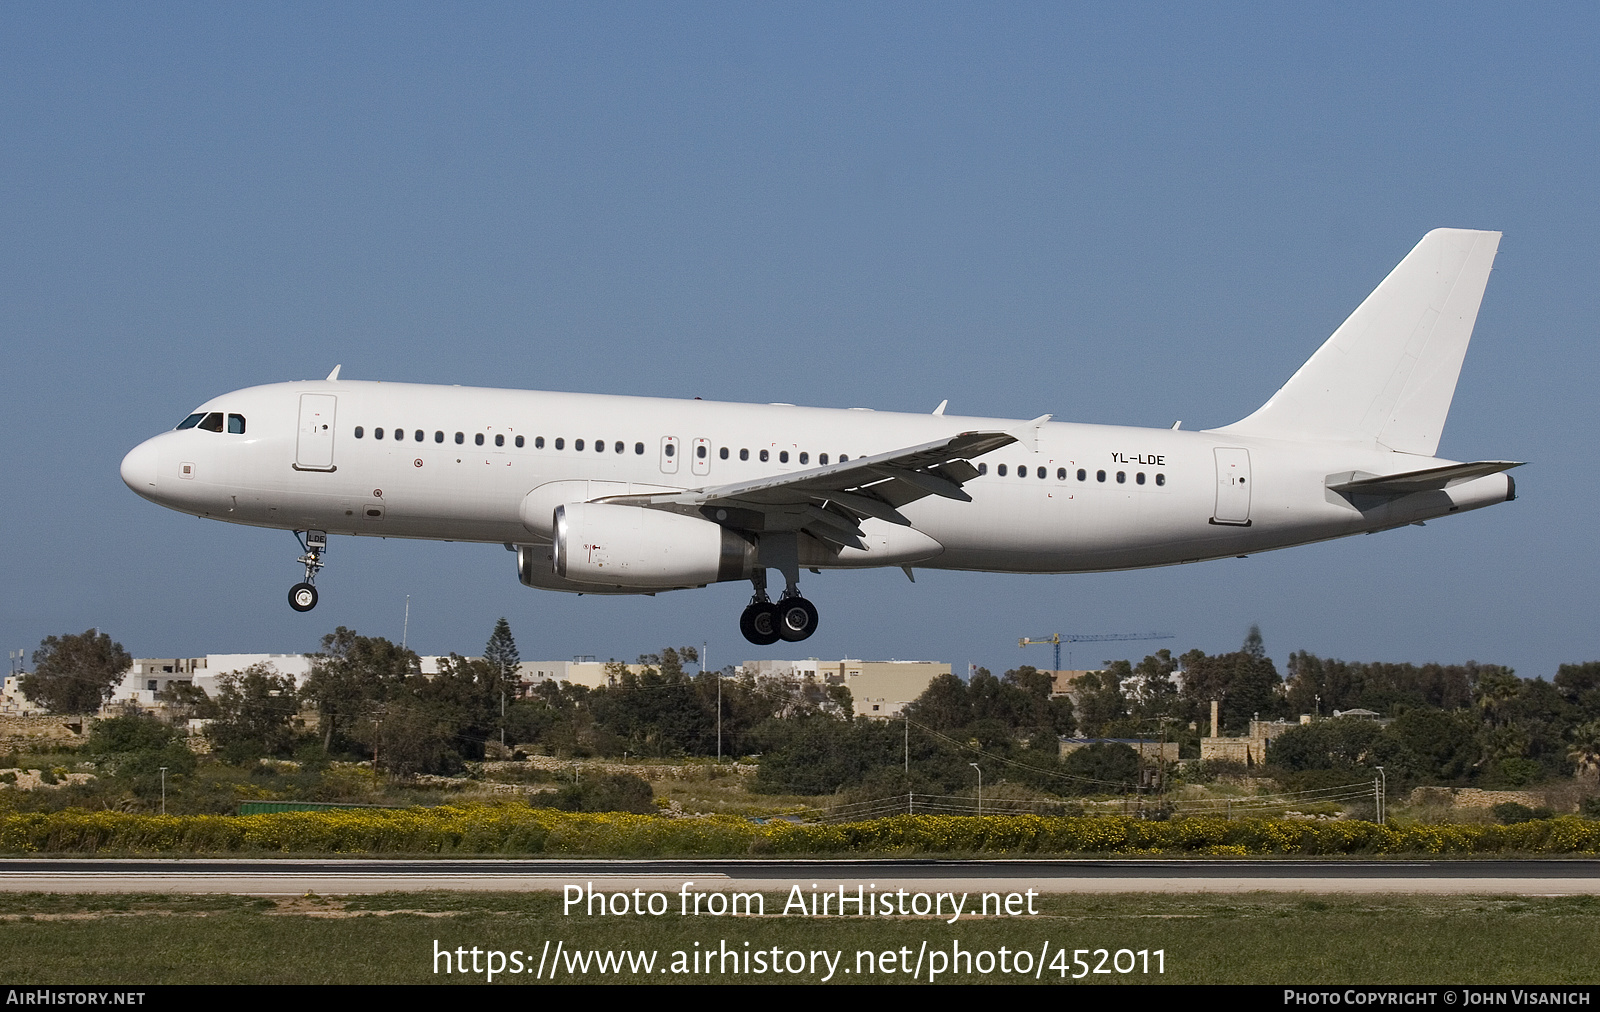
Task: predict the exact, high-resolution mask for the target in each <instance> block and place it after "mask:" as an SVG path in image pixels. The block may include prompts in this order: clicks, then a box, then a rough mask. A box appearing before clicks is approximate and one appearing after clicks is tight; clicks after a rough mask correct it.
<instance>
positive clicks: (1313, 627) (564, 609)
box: [0, 3, 1600, 677]
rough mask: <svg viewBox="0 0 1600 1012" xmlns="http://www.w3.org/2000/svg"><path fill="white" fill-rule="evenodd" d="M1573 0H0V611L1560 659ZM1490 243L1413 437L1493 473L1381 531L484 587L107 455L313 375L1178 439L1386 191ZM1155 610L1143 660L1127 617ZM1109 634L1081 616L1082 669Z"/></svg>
mask: <svg viewBox="0 0 1600 1012" xmlns="http://www.w3.org/2000/svg"><path fill="white" fill-rule="evenodd" d="M1597 22H1600V17H1597V15H1595V14H1594V13H1592V11H1591V10H1589V9H1586V8H1582V7H1580V6H1578V5H1568V6H1561V5H1543V6H1535V7H1509V6H1508V7H1492V6H1480V5H1462V4H1448V5H1443V4H1441V5H1404V6H1403V8H1402V7H1401V5H1382V4H1379V5H1364V6H1363V5H1339V6H1337V7H1331V6H1330V7H1327V8H1323V9H1317V8H1313V7H1311V6H1309V5H1289V6H1288V7H1287V8H1286V7H1284V6H1282V5H1261V6H1242V5H1234V6H1229V5H1193V6H1185V7H1180V8H1178V9H1177V10H1176V11H1175V10H1174V9H1172V7H1170V6H1168V5H1143V6H1140V5H1114V6H1112V5H1107V6H1104V7H1086V6H1084V7H1080V6H1074V5H1058V4H1047V5H1026V4H1010V5H969V4H957V5H939V4H903V5H902V4H895V5H890V4H878V5H868V6H863V5H855V4H851V5H842V4H841V5H823V4H810V5H783V6H780V5H692V4H677V5H658V4H639V5H628V4H612V5H577V4H573V5H542V6H533V5H509V6H498V5H490V4H479V5H472V6H471V7H467V8H463V7H460V6H457V5H403V4H384V5H310V4H307V5H282V4H276V5H251V6H239V5H199V4H196V5H180V4H162V5H148V4H137V5H136V4H124V5H113V4H95V5H60V4H29V3H13V4H7V5H5V6H4V7H3V8H0V236H3V237H4V239H5V241H4V243H3V244H0V271H3V276H4V279H5V283H4V284H0V354H3V358H0V361H3V362H4V366H5V367H4V370H3V373H0V377H3V380H0V382H3V391H0V510H3V513H0V516H3V517H4V521H5V523H4V527H5V534H6V536H5V538H4V540H3V542H0V572H3V573H4V574H5V579H4V580H0V646H4V647H5V648H7V649H15V648H17V647H25V648H27V649H29V650H30V651H31V650H32V649H33V648H34V647H36V646H37V645H38V642H39V640H40V639H41V638H42V637H44V636H46V635H50V634H59V633H64V632H69V631H81V630H83V629H85V628H88V627H90V626H97V627H99V628H101V629H104V630H106V631H108V632H110V633H111V634H112V635H113V636H114V637H115V638H117V639H118V640H120V641H121V642H122V643H123V644H124V645H126V646H127V647H128V649H129V650H130V651H132V652H133V653H134V654H135V655H138V656H184V655H193V654H201V653H205V652H208V651H214V652H220V651H273V652H288V651H299V650H307V649H312V648H314V647H315V646H316V644H317V642H318V640H319V638H320V636H321V635H322V634H323V633H325V632H327V631H330V630H331V629H332V628H333V627H334V626H336V625H345V626H349V627H352V628H355V629H357V630H358V631H361V632H365V633H369V634H374V635H379V634H381V635H389V636H392V637H396V638H398V637H399V635H400V632H401V621H402V615H403V611H404V607H405V598H406V595H407V594H409V595H410V596H411V624H410V633H409V637H410V643H411V645H412V646H413V647H415V648H417V649H419V650H421V651H423V652H448V651H452V650H455V651H459V652H463V653H472V652H477V651H478V650H480V649H481V648H482V645H483V643H484V641H485V640H486V639H487V637H488V635H489V632H490V630H491V628H492V626H493V624H494V621H495V619H496V618H498V617H499V616H501V615H505V616H506V617H507V618H508V619H509V620H510V622H511V625H512V629H513V631H514V633H515V634H516V637H517V640H518V644H519V646H520V647H521V651H522V654H523V656H524V658H527V659H533V658H560V657H566V656H571V655H573V654H597V655H599V656H601V657H608V656H616V657H624V658H631V657H632V656H634V655H636V654H638V653H640V652H644V651H652V650H656V649H659V648H660V647H661V646H664V645H667V644H680V643H695V644H698V643H700V642H702V641H709V643H710V645H711V651H712V659H713V662H714V663H717V664H719V665H720V664H722V663H726V662H733V661H737V660H742V659H744V658H746V657H753V656H759V655H761V654H763V653H766V654H768V655H776V656H807V655H816V656H823V657H829V656H855V657H869V658H876V657H900V658H931V659H939V660H949V661H952V662H954V663H955V664H956V665H957V666H958V667H959V666H961V665H964V664H965V663H967V662H968V661H972V662H974V663H978V664H985V665H988V666H990V667H993V668H995V669H996V670H999V669H1003V668H1006V667H1011V666H1014V665H1016V664H1018V663H1023V662H1032V663H1035V664H1045V663H1047V661H1048V656H1049V655H1048V652H1047V648H1046V649H1039V648H1031V649H1030V650H1028V651H1023V650H1019V649H1018V648H1017V646H1016V640H1017V638H1018V637H1020V636H1024V635H1028V636H1038V635H1047V634H1049V633H1051V632H1054V631H1058V630H1059V631H1063V632H1080V633H1112V632H1130V631H1145V630H1163V631H1168V632H1172V633H1174V634H1176V639H1175V640H1173V641H1170V642H1169V643H1168V644H1167V645H1171V646H1175V647H1177V648H1179V649H1187V648H1189V647H1191V646H1198V647H1201V648H1204V649H1206V650H1208V651H1221V650H1229V649H1234V648H1236V647H1237V646H1238V644H1239V642H1240V641H1241V640H1242V638H1243V637H1244V635H1245V632H1246V630H1247V629H1248V627H1249V626H1250V625H1251V623H1259V624H1260V626H1261V628H1262V630H1263V633H1264V635H1265V637H1266V643H1267V647H1268V651H1269V653H1271V654H1272V655H1273V656H1274V657H1275V658H1276V659H1278V661H1279V662H1280V665H1281V664H1282V662H1283V661H1284V660H1285V659H1286V657H1287V656H1288V654H1289V653H1290V652H1292V651H1296V650H1309V651H1311V652H1313V653H1318V654H1322V655H1324V656H1337V657H1342V658H1345V659H1348V660H1391V661H1402V660H1410V661H1417V662H1422V661H1429V660H1438V661H1446V662H1454V661H1465V660H1468V659H1477V660H1480V661H1494V662H1499V663H1505V664H1510V665H1513V666H1514V667H1516V669H1517V670H1518V672H1519V673H1520V674H1523V675H1543V676H1546V677H1548V676H1549V675H1551V674H1553V673H1554V671H1555V667H1556V665H1558V664H1560V663H1562V662H1566V661H1581V660H1590V659H1594V658H1596V657H1600V629H1597V624H1596V623H1595V622H1594V621H1593V618H1592V611H1593V602H1594V600H1595V591H1596V582H1597V581H1596V576H1595V573H1596V569H1597V563H1600V549H1597V545H1596V538H1595V535H1594V532H1593V531H1594V528H1593V513H1594V511H1593V507H1592V504H1593V502H1594V501H1595V492H1596V478H1595V473H1596V468H1595V466H1594V463H1593V461H1592V456H1593V453H1592V450H1593V442H1594V440H1593V430H1594V425H1593V421H1592V418H1593V413H1594V407H1593V405H1594V394H1593V384H1594V378H1595V376H1596V374H1597V370H1596V366H1597V362H1596V355H1597V352H1596V342H1595V339H1594V338H1595V334H1594V321H1595V319H1596V309H1597V306H1596V303H1597V301H1600V296H1597V289H1600V286H1597V281H1600V271H1597V269H1596V268H1597V257H1596V242H1595V239H1594V236H1595V235H1596V232H1597V229H1596V224H1597V220H1596V219H1597V199H1600V198H1597V194H1600V188H1597V187H1596V185H1595V184H1596V178H1595V176H1596V166H1597V165H1600V157H1597V156H1600V151H1597V136H1600V135H1597V130H1596V117H1597V110H1600V100H1597V99H1600V95H1597V94H1596V91H1597V84H1600V69H1597V62H1596V61H1595V60H1594V58H1593V54H1594V52H1595V51H1596V48H1597V42H1600V38H1597V34H1600V33H1597V31H1596V28H1597ZM1437 226H1455V227H1466V228H1492V229H1500V230H1503V231H1504V232H1505V240H1504V241H1503V243H1502V245H1501V253H1500V257H1499V260H1498V261H1497V263H1496V270H1495V274H1494V276H1493V278H1492V280H1491V282H1490V285H1489V290H1488V294H1487V297H1486V298H1485V301H1484V305H1483V311H1482V314H1481V315H1480V317H1479V323H1478V330H1477V333H1476V337H1475V341H1474V345H1473V347H1472V349H1471V351H1470V352H1469V353H1468V356H1467V361H1466V366H1465V368H1464V370H1463V372H1462V376H1461V382H1460V385H1459V387H1458V389H1457V393H1456V400H1455V404H1454V408H1453V410H1452V413H1451V419H1450V424H1449V426H1448V427H1447V429H1446V431H1445V436H1444V441H1443V443H1442V445H1441V447H1440V452H1441V453H1442V454H1445V455H1449V456H1454V457H1457V458H1459V459H1468V460H1471V459H1482V458H1509V459H1518V460H1527V461H1530V462H1531V463H1530V465H1529V466H1528V467H1525V468H1523V469H1521V470H1520V471H1518V472H1517V482H1518V490H1519V494H1520V498H1519V499H1518V500H1517V501H1516V502H1515V503H1512V504H1508V505H1504V506H1499V507H1496V508H1494V509H1490V510H1485V511H1481V512H1478V513H1474V514H1471V515H1467V516H1461V517H1455V518H1451V519H1449V520H1447V521H1440V522H1436V523H1430V524H1429V525H1428V526H1427V528H1425V529H1418V528H1409V529H1405V530H1401V531H1396V532H1390V533H1386V534H1381V535H1375V536H1371V537H1361V538H1356V539H1347V540H1344V541H1340V542H1334V543H1330V544H1325V545H1318V546H1312V547H1308V548H1301V549H1294V550H1290V551H1286V552H1278V553H1269V554H1266V555H1259V556H1254V557H1252V558H1250V559H1247V560H1233V561H1227V562H1216V563H1208V564H1204V565H1200V566H1186V567H1181V568H1176V569H1165V570H1152V571H1147V572H1138V573H1122V574H1109V575H1094V576H1058V577H1017V576H1000V575H982V574H949V573H936V572H929V573H925V574H919V577H918V581H917V583H916V584H915V585H914V586H913V585H911V584H908V583H907V582H906V580H905V577H904V576H903V575H902V574H901V573H900V572H899V571H898V570H890V571H888V572H884V573H856V574H842V573H841V574H825V575H824V576H821V577H811V578H810V579H809V580H808V581H807V584H806V589H807V592H808V595H809V596H811V597H812V598H813V600H815V601H816V602H817V604H818V606H819V607H820V608H821V610H822V623H821V626H820V629H819V632H818V633H817V635H816V636H815V637H814V638H813V639H812V640H810V641H808V642H807V643H806V644H804V646H803V647H789V648H787V649H779V648H774V649H773V650H772V651H758V650H754V649H753V648H750V647H749V646H748V645H747V644H745V643H744V642H743V641H742V640H741V639H739V638H738V634H737V630H736V628H735V619H736V616H737V613H738V610H739V608H740V607H742V606H743V604H744V601H745V599H746V597H747V596H748V588H747V587H742V586H739V585H726V586H718V587H712V588H709V589H707V590H704V591H697V592H686V593H675V594H667V595H663V596H661V597H658V598H654V599H648V598H647V599H638V600H625V599H607V598H592V597H584V598H573V597H568V596H565V595H556V594H549V593H543V592H538V591H532V590H528V589H526V588H524V587H522V586H520V585H519V584H518V583H517V581H516V576H515V572H514V566H513V564H512V557H511V556H510V555H508V554H507V553H506V552H505V551H503V550H502V549H500V548H499V547H492V546H491V547H485V546H470V545H442V544H427V543H408V542H400V541H372V540H365V539H336V540H335V543H334V545H333V549H332V551H331V552H330V555H329V563H330V565H329V568H328V569H327V570H326V571H325V575H324V576H323V577H322V578H321V579H320V580H319V587H320V588H321V590H322V603H321V604H320V605H319V606H318V608H317V610H316V611H314V612H312V613H310V614H309V615H307V616H300V615H296V614H294V613H292V612H290V611H289V609H288V607H287V605H286V603H285V601H284V592H285V591H286V589H287V587H288V585H289V584H291V583H293V582H294V581H295V580H296V579H297V578H298V576H297V567H296V566H295V565H294V562H293V559H294V556H295V554H296V550H295V545H294V543H293V540H292V538H291V537H290V535H289V534H287V533H283V532H271V531H261V530H253V529H248V528H234V527H229V526H227V525H223V524H218V523H213V522H208V521H200V520H196V519H193V518H188V517H184V516H181V515H179V514H176V513H171V512H168V511H165V510H162V509H160V508H158V507H156V506H154V505H152V504H150V503H147V502H144V501H143V500H140V499H139V498H137V497H136V496H134V495H133V494H132V493H131V492H129V491H128V490H127V489H126V488H125V487H124V486H123V485H122V483H121V481H120V480H119V479H118V475H117V464H118V462H119V461H120V459H121V457H122V455H123V454H124V453H125V452H126V451H127V450H128V449H129V448H130V447H132V446H133V445H134V444H135V443H137V442H138V441H139V440H141V439H143V438H145V437H146V436H148V435H151V434H153V433H155V432H157V431H160V430H162V429H165V428H168V427H170V426H171V425H173V424H175V423H176V422H177V421H178V420H179V419H181V418H182V417H183V416H184V414H186V413H187V412H188V411H189V409H190V408H191V407H192V406H193V405H195V404H197V403H199V402H200V401H202V400H204V399H206V398H208V397H210V396H213V395H215V394H218V393H221V392H224V391H227V390H230V389H235V388H238V387H244V386H252V385H255V384H260V383H267V382H275V381H278V380H284V379H298V378H305V377H316V376H321V375H323V374H325V373H326V372H327V371H328V370H329V369H330V368H332V366H333V365H334V364H335V363H343V365H344V373H343V375H344V376H345V377H347V378H354V379H387V380H400V381H422V382H441V383H460V384H476V385H506V386H517V387H526V388H532V389H554V390H578V391H594V392H615V393H637V394H651V395H662V396H685V397H692V396H697V395H698V396H705V397H707V398H716V399H725V400H751V401H775V400H778V401H792V402H797V403H802V404H816V405H824V406H841V407H842V406H851V405H866V406H872V407H876V408H879V409H886V410H910V411H928V410H931V409H932V408H933V406H934V405H936V404H937V403H938V402H939V401H940V400H941V399H944V398H949V399H950V402H951V410H952V411H954V412H959V413H962V414H978V415H996V416H1005V417H1016V418H1031V417H1034V416H1036V415H1039V414H1042V413H1044V412H1047V411H1048V412H1053V413H1054V414H1055V416H1056V417H1057V418H1058V419H1064V420H1082V421H1095V422H1110V423H1117V424H1127V425H1151V426H1159V427H1166V426H1170V425H1171V424H1172V423H1173V421H1174V420H1177V419H1182V420H1183V421H1184V426H1185V427H1186V428H1199V427H1205V426H1210V425H1220V424H1225V423H1227V422H1229V421H1232V420H1234V419H1236V418H1238V417H1240V416H1242V415H1244V414H1247V413H1248V412H1249V411H1250V410H1252V409H1253V408H1255V407H1256V406H1257V405H1258V404H1260V403H1261V402H1262V401H1264V400H1265V399H1266V398H1267V397H1268V396H1269V395H1270V394H1271V393H1272V391H1273V390H1275V389H1276V388H1277V387H1278V385H1280V384H1281V383H1282V381H1283V380H1284V379H1286V378H1287V377H1288V375H1289V374H1290V373H1292V372H1293V371H1294V369H1295V368H1296V367H1297V366H1298V365H1299V364H1300V362H1302V361H1303V360H1304V359H1305V358H1306V357H1307V356H1308V355H1309V354H1310V353H1311V352H1312V351H1313V350H1314V349H1315V348H1316V347H1317V345H1318V344H1319V343H1320V342H1321V341H1322V340H1323V338H1325V337H1326V336H1327V334H1329V333H1330V332H1331V331H1332V330H1333V328H1334V327H1336V326H1337V325H1338V323H1339V322H1340V321H1341V320H1342V319H1343V318H1344V316H1345V315H1347V314H1348V313H1349V311H1350V310H1351V309H1353V308H1354V307H1355V306H1356V305H1357V304H1358V303H1359V302H1360V300H1361V299H1362V298H1363V297H1364V296H1365V295H1366V294H1367V292H1368V291H1370V290H1371V288H1372V287H1373V286H1374V285H1376V283H1377V282H1378V281H1379V280H1381V279H1382V277H1383V276H1384V275H1385V274H1386V273H1387V272H1388V270H1389V269H1390V268H1391V267H1393V266H1394V264H1395V263H1397V262H1398V261H1399V260H1400V258H1401V257H1402V256H1404V254H1405V253H1406V251H1407V250H1409V249H1410V248H1411V246H1412V245H1413V244H1415V243H1416V241H1417V240H1418V239H1419V238H1420V237H1421V236H1422V234H1423V233H1424V232H1426V231H1427V230H1428V229H1430V228H1434V227H1437ZM1157 645H1159V644H1133V645H1132V646H1133V647H1134V648H1135V649H1136V652H1142V651H1143V650H1144V649H1145V648H1146V647H1149V648H1153V647H1154V646H1157ZM1126 652H1127V651H1126V650H1120V649H1118V650H1106V649H1105V648H1103V647H1099V648H1095V647H1080V648H1079V649H1078V651H1077V652H1076V653H1075V654H1074V662H1075V663H1076V664H1077V665H1079V666H1085V665H1091V666H1092V665H1094V664H1097V663H1098V662H1099V661H1101V660H1104V659H1106V658H1110V657H1114V656H1122V655H1123V654H1124V653H1126Z"/></svg>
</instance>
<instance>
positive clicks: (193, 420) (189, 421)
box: [178, 411, 206, 429]
mask: <svg viewBox="0 0 1600 1012" xmlns="http://www.w3.org/2000/svg"><path fill="white" fill-rule="evenodd" d="M205 416H206V414H205V412H204V411H198V412H196V413H194V414H192V415H190V416H189V417H188V418H185V419H184V420H183V421H181V422H179V423H178V428H179V429H192V428H194V427H195V426H196V425H199V424H200V419H202V418H204V417H205Z"/></svg>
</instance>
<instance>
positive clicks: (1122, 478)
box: [1117, 471, 1128, 485]
mask: <svg viewBox="0 0 1600 1012" xmlns="http://www.w3.org/2000/svg"><path fill="white" fill-rule="evenodd" d="M1127 480H1128V472H1126V471H1118V472H1117V484H1118V485H1122V484H1125V483H1126V482H1127Z"/></svg>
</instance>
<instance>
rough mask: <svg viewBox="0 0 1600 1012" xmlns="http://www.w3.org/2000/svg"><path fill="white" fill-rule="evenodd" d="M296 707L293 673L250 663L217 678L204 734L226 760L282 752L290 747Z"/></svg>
mask: <svg viewBox="0 0 1600 1012" xmlns="http://www.w3.org/2000/svg"><path fill="white" fill-rule="evenodd" d="M299 710H300V703H299V698H298V695H297V693H296V692H295V686H294V676H293V675H280V674H278V670H277V669H276V668H274V667H273V666H272V665H270V664H252V665H250V666H249V667H248V668H245V669H244V670H243V671H230V672H228V673H227V674H225V675H223V676H222V677H221V678H219V679H217V719H216V720H215V721H214V722H213V723H212V724H211V726H210V727H209V728H207V729H206V736H207V737H209V738H210V739H211V740H212V741H214V742H216V743H217V745H218V746H219V747H220V748H221V749H222V751H223V754H224V755H225V756H227V758H228V759H229V760H230V761H235V762H237V761H240V760H243V759H247V758H258V757H260V756H273V755H286V754H288V753H289V752H290V751H291V750H292V749H293V747H294V716H295V714H296V713H298V712H299Z"/></svg>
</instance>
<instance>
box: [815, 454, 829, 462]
mask: <svg viewBox="0 0 1600 1012" xmlns="http://www.w3.org/2000/svg"><path fill="white" fill-rule="evenodd" d="M827 462H828V455H827V454H826V453H819V454H817V463H819V464H826V463H827Z"/></svg>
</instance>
